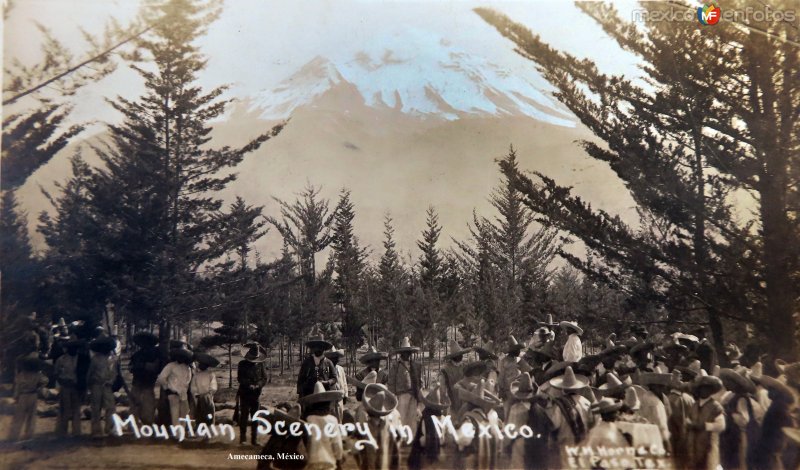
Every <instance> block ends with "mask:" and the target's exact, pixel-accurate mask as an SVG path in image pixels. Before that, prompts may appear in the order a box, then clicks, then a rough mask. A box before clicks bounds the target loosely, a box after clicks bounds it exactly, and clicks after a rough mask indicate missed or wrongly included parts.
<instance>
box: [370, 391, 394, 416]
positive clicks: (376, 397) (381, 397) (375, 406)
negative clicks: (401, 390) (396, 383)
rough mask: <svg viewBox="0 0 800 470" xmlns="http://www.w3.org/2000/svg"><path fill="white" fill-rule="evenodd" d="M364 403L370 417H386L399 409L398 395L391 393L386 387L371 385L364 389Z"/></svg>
mask: <svg viewBox="0 0 800 470" xmlns="http://www.w3.org/2000/svg"><path fill="white" fill-rule="evenodd" d="M362 403H364V408H366V410H367V413H369V414H370V415H372V416H386V415H388V414H389V413H391V412H392V411H394V409H395V408H397V395H395V394H394V393H392V392H390V391H389V389H388V388H386V385H383V384H369V385H367V387H366V388H365V389H364V398H363V399H362Z"/></svg>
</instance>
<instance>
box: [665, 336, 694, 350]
mask: <svg viewBox="0 0 800 470" xmlns="http://www.w3.org/2000/svg"><path fill="white" fill-rule="evenodd" d="M661 349H662V350H663V351H664V352H675V353H678V354H682V353H686V352H689V348H687V347H686V345H683V344H681V343H679V342H678V341H677V340H676V339H674V338H673V339H672V341H667V342H666V343H664V344H663V345H662V346H661Z"/></svg>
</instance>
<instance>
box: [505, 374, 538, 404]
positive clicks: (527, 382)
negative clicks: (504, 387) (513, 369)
mask: <svg viewBox="0 0 800 470" xmlns="http://www.w3.org/2000/svg"><path fill="white" fill-rule="evenodd" d="M510 388H511V396H513V397H514V398H516V399H517V400H532V399H533V397H534V396H535V395H536V390H537V389H538V388H539V387H537V386H536V383H535V382H534V381H533V379H531V375H530V374H529V373H527V372H523V373H522V374H520V375H518V376H517V378H516V379H514V381H512V382H511V387H510Z"/></svg>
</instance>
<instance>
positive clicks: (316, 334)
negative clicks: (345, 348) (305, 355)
mask: <svg viewBox="0 0 800 470" xmlns="http://www.w3.org/2000/svg"><path fill="white" fill-rule="evenodd" d="M305 344H306V346H307V347H309V348H313V347H315V346H317V347H321V348H322V350H323V351H325V350H327V349H330V348H331V347H333V344H331V343H330V342H329V341H325V338H324V337H323V336H322V332H321V331H320V330H319V327H318V326H316V325H314V327H313V328H311V331H310V332H309V333H308V339H307V340H306V343H305Z"/></svg>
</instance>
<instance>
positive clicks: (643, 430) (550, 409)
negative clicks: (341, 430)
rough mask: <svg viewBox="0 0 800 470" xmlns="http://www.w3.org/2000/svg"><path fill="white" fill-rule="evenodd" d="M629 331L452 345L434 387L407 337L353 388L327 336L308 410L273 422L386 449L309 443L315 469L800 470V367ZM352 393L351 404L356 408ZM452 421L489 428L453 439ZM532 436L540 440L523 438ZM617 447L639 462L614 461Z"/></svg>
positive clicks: (308, 375) (308, 363) (542, 332)
mask: <svg viewBox="0 0 800 470" xmlns="http://www.w3.org/2000/svg"><path fill="white" fill-rule="evenodd" d="M630 333H631V334H630V336H629V337H628V338H627V339H625V340H621V341H617V339H616V336H615V335H611V336H610V337H609V338H607V340H606V342H605V345H604V347H603V348H602V349H601V350H599V351H594V352H593V353H592V354H587V353H586V351H585V349H584V347H583V345H582V344H581V336H582V335H583V330H582V328H581V327H580V326H579V325H578V324H577V323H576V322H569V321H561V322H553V320H552V318H551V317H548V318H547V320H546V321H543V322H540V323H539V325H538V329H536V331H535V333H534V334H533V336H532V337H531V338H530V340H528V341H526V342H519V341H517V340H516V338H514V337H513V336H511V337H509V338H508V340H507V341H505V343H504V344H503V347H502V348H496V347H495V345H494V344H492V343H488V344H482V345H479V346H474V347H462V346H460V345H459V344H458V343H457V342H456V341H450V342H449V345H448V352H447V354H446V356H445V363H444V365H443V366H442V367H441V370H440V372H439V374H438V377H437V379H436V380H435V381H431V384H430V385H429V386H428V387H427V389H424V388H423V385H422V382H423V381H422V375H423V373H422V372H423V367H422V365H421V364H420V363H419V362H417V361H416V360H415V359H414V353H416V352H417V351H418V348H416V347H413V346H412V345H411V344H410V341H409V339H408V338H405V339H403V341H402V343H401V344H400V345H399V346H398V347H397V348H395V349H394V350H392V351H391V353H392V355H394V356H396V359H393V360H392V361H391V362H390V365H389V367H388V368H386V367H384V363H385V361H387V360H388V358H389V357H390V354H389V353H386V352H380V351H376V350H375V348H374V347H370V349H369V350H368V351H367V352H366V353H365V354H363V355H361V356H360V358H359V360H360V362H361V363H363V365H364V367H363V369H361V370H359V371H358V372H357V373H356V374H355V375H354V376H345V378H344V380H343V379H342V375H343V374H344V369H342V367H341V366H339V365H338V364H336V362H337V361H338V358H339V357H341V352H340V351H337V350H336V349H335V348H334V347H333V345H332V344H331V343H330V342H328V341H325V340H324V339H323V338H322V336H321V335H319V334H318V332H317V333H314V334H313V335H312V338H310V340H309V342H308V343H306V344H307V346H308V347H309V350H310V351H311V354H310V355H309V357H308V358H307V359H306V360H305V362H304V363H303V365H302V366H301V370H300V374H299V376H298V382H297V391H298V395H299V397H300V398H299V403H300V405H301V407H302V408H299V407H298V408H293V407H292V406H290V405H289V404H286V406H284V407H283V408H281V409H279V410H275V413H284V415H285V416H286V417H287V419H294V420H300V421H303V420H306V422H310V421H313V420H314V419H316V418H314V416H321V417H324V419H322V421H320V422H321V423H322V422H328V421H330V422H336V423H359V422H363V423H366V424H368V425H369V428H370V430H371V431H372V434H373V435H374V436H375V439H376V441H377V442H378V444H379V446H378V448H377V449H373V448H370V447H366V448H363V447H362V448H358V446H353V442H356V441H357V440H358V439H359V436H358V435H357V433H356V435H353V436H344V437H342V439H341V440H340V441H336V439H333V440H331V439H328V440H323V441H317V440H313V439H312V440H306V441H304V445H305V446H306V447H305V449H306V459H305V462H306V464H313V465H312V467H308V466H307V467H306V468H330V469H334V468H337V467H339V468H341V467H342V466H344V467H346V466H347V464H346V462H347V460H348V459H354V460H355V462H356V463H357V464H358V466H359V467H360V468H362V469H372V468H376V469H388V468H402V467H405V466H408V467H409V468H412V469H417V468H481V469H483V468H511V469H529V468H530V469H534V468H542V469H544V468H645V467H646V468H656V467H662V468H663V467H668V468H679V469H718V468H724V469H726V470H727V469H745V468H746V469H796V468H798V465H800V431H798V423H800V412H799V411H798V407H797V405H798V393H800V362H798V363H786V362H784V361H781V360H777V361H769V362H764V363H762V362H761V360H760V359H761V357H760V356H759V355H758V354H755V355H754V354H750V353H749V352H748V354H742V353H741V351H740V350H739V348H738V347H736V346H735V345H734V344H732V343H730V344H729V345H728V346H727V347H726V349H725V351H723V352H721V353H719V354H718V353H717V351H716V350H715V348H714V347H713V345H712V344H711V343H710V341H709V340H708V339H707V338H705V331H704V329H702V328H701V329H698V330H696V331H693V332H692V333H693V334H686V333H682V332H673V333H671V334H660V335H657V336H655V337H651V336H650V335H648V332H647V330H646V329H644V328H642V327H641V326H637V327H634V328H632V329H631V330H630ZM470 359H471V360H470ZM720 363H721V364H720ZM721 365H724V366H725V367H721ZM351 387H352V388H354V389H355V405H354V406H348V405H347V403H348V389H349V388H351ZM445 418H446V419H447V420H446V421H445ZM320 419H321V418H320ZM309 420H310V421H309ZM448 422H449V423H452V424H453V429H456V430H460V429H463V426H464V424H465V423H469V424H471V425H472V429H475V430H478V429H480V430H491V432H489V431H487V432H485V433H484V432H480V433H479V432H475V433H474V434H472V435H470V434H469V433H461V432H455V433H450V434H448V433H445V434H444V435H442V433H441V430H442V426H443V424H442V423H448ZM523 428H524V429H527V430H529V432H528V433H527V434H525V433H522V432H514V430H522V429H523ZM397 429H408V430H410V432H411V435H413V436H414V438H413V440H412V441H411V444H410V449H408V452H405V453H403V452H401V451H400V449H401V447H402V446H404V445H407V444H408V441H406V440H405V438H404V436H405V434H404V433H403V432H397ZM298 444H299V443H298V442H295V447H293V448H295V449H296V448H297V445H298ZM285 448H286V447H285V439H284V438H282V437H280V436H272V437H270V441H269V442H268V443H267V445H266V447H265V448H264V453H267V454H269V453H272V452H274V450H275V449H285ZM587 449H589V450H587ZM615 449H616V450H618V449H625V450H626V452H633V454H624V455H623V457H620V456H619V455H616V456H615V457H614V456H609V452H611V451H612V450H615ZM587 452H589V453H588V454H587ZM400 455H407V460H406V461H405V462H403V461H401V459H400ZM404 459H406V457H404ZM293 465H296V463H292V462H288V463H287V462H276V461H271V462H270V463H263V464H262V466H263V467H266V468H289V467H292V466H293Z"/></svg>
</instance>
